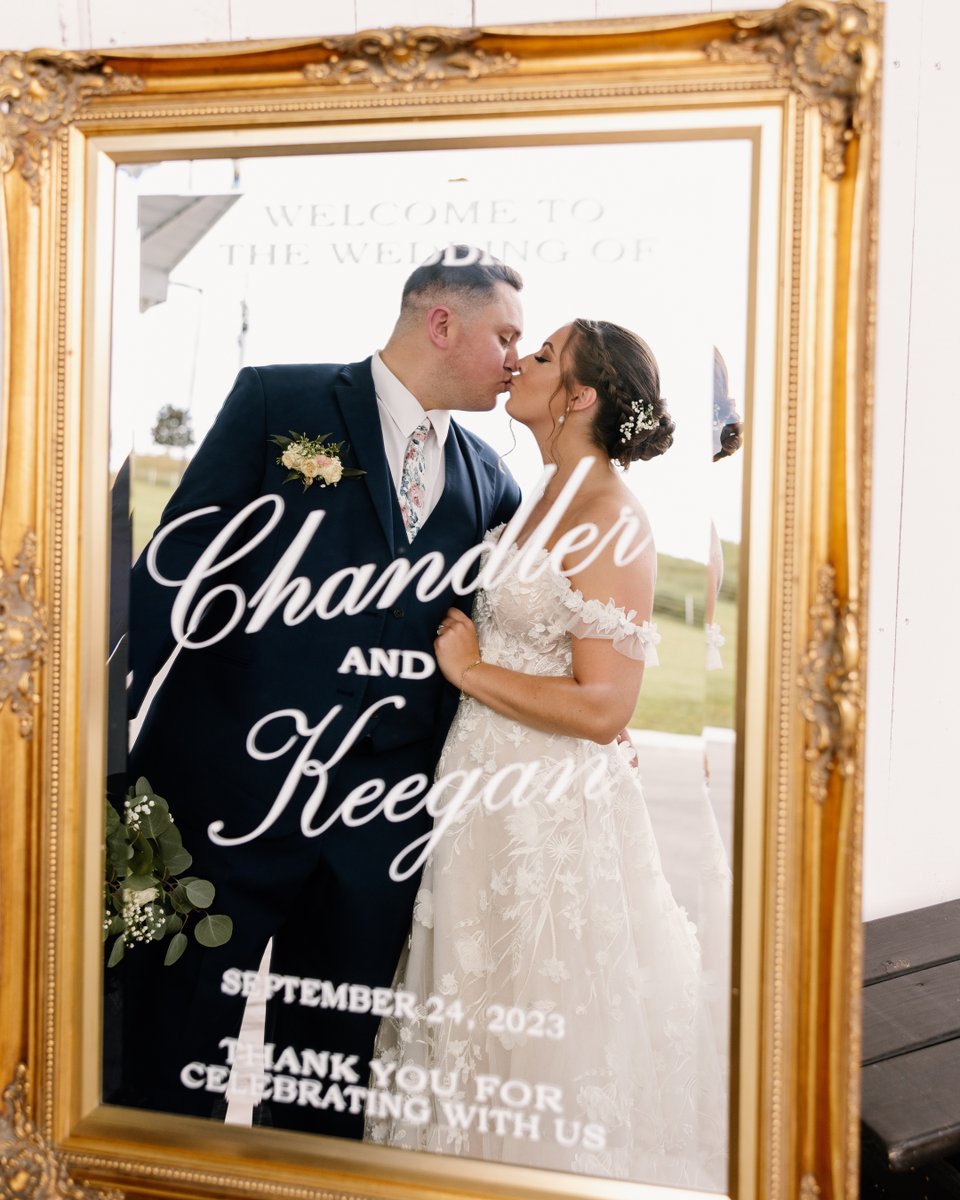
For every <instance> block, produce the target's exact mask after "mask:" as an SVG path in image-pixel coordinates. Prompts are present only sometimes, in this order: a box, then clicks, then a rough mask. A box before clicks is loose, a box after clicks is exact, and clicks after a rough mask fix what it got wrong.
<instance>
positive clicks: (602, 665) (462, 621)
mask: <svg viewBox="0 0 960 1200" xmlns="http://www.w3.org/2000/svg"><path fill="white" fill-rule="evenodd" d="M593 519H594V520H596V518H593ZM571 565H573V564H572V563H567V562H566V561H565V562H564V566H565V568H567V569H569V568H570V566H571ZM655 577H656V553H655V551H654V549H653V544H652V542H650V543H648V546H647V549H645V550H644V551H643V552H642V553H641V555H640V556H639V557H638V558H637V559H636V560H634V561H633V562H632V563H628V564H626V565H625V566H617V565H616V564H615V563H614V562H613V557H612V553H605V554H604V555H602V556H601V557H600V558H598V559H597V560H596V561H595V562H593V563H591V564H590V565H589V566H588V567H586V568H584V569H583V570H582V571H579V572H577V573H576V574H574V575H573V576H572V577H571V581H572V583H573V584H574V586H575V587H576V588H578V589H579V591H581V592H582V593H583V596H584V597H585V598H586V599H588V600H589V599H593V598H595V599H597V600H599V601H600V602H601V603H606V601H608V600H611V599H612V600H613V601H614V603H615V604H617V605H621V606H623V607H624V608H626V609H628V610H630V609H636V613H637V615H636V617H635V618H634V619H635V621H636V622H637V623H638V624H640V623H641V622H643V621H646V620H649V619H650V616H651V613H652V610H653V589H654V581H655ZM535 616H536V614H531V617H532V618H535ZM444 626H445V630H444V632H443V634H441V635H440V637H438V638H437V640H436V642H435V643H434V650H435V653H436V656H437V662H438V664H439V666H440V670H441V671H442V672H443V674H444V676H445V678H446V679H448V680H449V681H450V682H451V683H453V684H454V685H456V686H457V687H459V688H460V689H461V691H463V692H464V693H465V694H466V695H469V696H473V697H475V698H476V699H477V700H479V701H480V702H481V703H482V704H485V705H487V707H488V708H492V709H493V710H494V711H495V712H498V713H502V714H503V715H504V716H506V717H511V718H512V719H514V720H516V721H519V722H521V723H522V724H524V725H529V726H530V727H531V728H533V729H540V730H543V731H545V732H547V733H561V734H566V735H569V736H572V737H581V738H587V739H589V740H590V741H594V742H597V743H599V744H601V745H606V744H607V743H608V742H611V741H613V739H614V738H615V737H616V736H617V734H618V733H619V732H620V731H621V730H622V729H623V728H624V727H625V726H626V725H627V723H628V722H629V721H630V719H631V718H632V716H633V711H634V708H635V707H636V703H637V697H638V695H639V694H640V683H641V681H642V679H643V662H642V661H638V660H634V659H632V658H628V657H626V656H625V655H624V654H622V653H620V652H619V651H618V650H615V649H614V648H613V643H612V641H608V640H605V639H603V638H578V637H573V638H572V639H571V641H572V649H573V677H572V678H571V677H568V676H559V677H558V676H547V675H528V674H525V673H523V672H522V671H511V670H509V669H507V668H506V667H498V666H495V665H494V664H492V663H480V664H478V665H472V664H475V663H476V662H477V659H478V658H479V657H480V651H479V645H478V642H477V635H476V630H475V628H474V625H473V622H472V621H471V620H470V618H469V617H467V616H465V615H464V614H463V613H462V612H460V610H459V609H451V610H450V611H449V613H448V614H447V616H446V617H445V618H444Z"/></svg>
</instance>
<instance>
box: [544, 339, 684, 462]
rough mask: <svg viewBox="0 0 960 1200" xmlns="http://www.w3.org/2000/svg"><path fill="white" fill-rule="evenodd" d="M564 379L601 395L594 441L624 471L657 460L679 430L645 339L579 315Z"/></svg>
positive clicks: (570, 385)
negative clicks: (640, 463) (650, 460)
mask: <svg viewBox="0 0 960 1200" xmlns="http://www.w3.org/2000/svg"><path fill="white" fill-rule="evenodd" d="M563 360H564V361H563V366H562V379H563V385H564V387H565V388H566V390H567V392H568V393H569V392H573V391H575V390H576V388H577V386H580V387H592V388H593V389H594V390H595V391H596V393H597V415H596V418H595V419H594V422H593V441H594V444H595V445H596V446H597V448H598V449H599V450H602V451H603V452H604V454H606V455H607V456H608V458H610V459H612V460H613V461H614V462H618V463H619V464H620V465H621V466H622V467H627V466H629V464H630V463H632V462H636V461H637V459H644V460H645V459H648V458H656V457H657V455H658V454H663V453H664V451H665V450H669V449H670V447H671V445H672V444H673V431H674V429H675V428H676V426H675V425H674V423H673V421H672V420H671V418H670V414H669V413H668V412H667V408H666V404H665V403H664V401H663V398H662V396H661V395H660V370H659V368H658V367H657V360H656V359H655V358H654V357H653V352H652V351H651V349H650V347H649V346H648V345H647V343H646V342H645V341H644V340H643V338H640V337H637V335H636V334H635V333H631V332H630V330H629V329H624V328H623V327H622V326H621V325H614V324H612V323H611V322H610V321H588V320H585V319H583V318H582V317H578V318H577V320H575V321H574V322H573V323H572V328H571V331H570V337H569V339H568V340H567V344H566V345H565V346H564V349H563Z"/></svg>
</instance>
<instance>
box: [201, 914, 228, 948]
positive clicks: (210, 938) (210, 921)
mask: <svg viewBox="0 0 960 1200" xmlns="http://www.w3.org/2000/svg"><path fill="white" fill-rule="evenodd" d="M194 937H195V938H196V939H197V941H198V942H199V943H200V945H201V946H208V947H210V948H213V947H214V946H223V945H224V944H225V943H226V942H229V941H230V939H231V937H233V919H232V918H231V917H225V916H223V915H222V914H214V915H213V916H209V917H204V918H203V919H202V920H200V921H198V922H197V927H196V929H195V930H194Z"/></svg>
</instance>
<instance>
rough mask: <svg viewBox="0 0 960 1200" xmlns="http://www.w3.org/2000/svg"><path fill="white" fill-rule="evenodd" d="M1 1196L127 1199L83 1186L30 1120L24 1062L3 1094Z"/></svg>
mask: <svg viewBox="0 0 960 1200" xmlns="http://www.w3.org/2000/svg"><path fill="white" fill-rule="evenodd" d="M0 1195H3V1196H11V1197H16V1198H17V1200H123V1193H122V1192H117V1191H112V1190H111V1191H108V1192H102V1191H97V1190H96V1189H94V1188H87V1187H81V1186H79V1185H78V1184H76V1183H74V1182H73V1180H72V1179H71V1178H70V1174H69V1172H68V1171H67V1168H66V1166H65V1165H64V1164H63V1163H62V1162H60V1161H59V1159H58V1158H57V1156H56V1154H55V1153H54V1152H53V1150H51V1148H50V1147H49V1146H48V1145H47V1143H46V1141H45V1140H44V1138H42V1137H41V1136H40V1134H39V1132H38V1131H37V1127H36V1125H34V1123H33V1121H32V1120H31V1119H30V1108H29V1081H28V1074H27V1068H26V1066H25V1065H24V1064H23V1063H20V1065H19V1066H18V1067H17V1070H16V1074H15V1075H14V1078H13V1082H12V1083H10V1084H8V1085H7V1087H6V1088H4V1091H3V1108H2V1110H0Z"/></svg>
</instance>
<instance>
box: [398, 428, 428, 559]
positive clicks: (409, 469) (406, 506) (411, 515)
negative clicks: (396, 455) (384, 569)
mask: <svg viewBox="0 0 960 1200" xmlns="http://www.w3.org/2000/svg"><path fill="white" fill-rule="evenodd" d="M429 432H430V418H429V417H424V419H423V420H422V421H421V422H420V424H419V425H418V426H417V427H416V429H415V430H414V431H413V433H411V434H410V440H409V441H408V442H407V448H406V450H405V451H404V455H403V471H402V472H401V475H400V496H399V499H400V512H401V513H402V514H403V523H404V525H405V526H406V530H407V537H408V538H409V539H410V541H411V542H412V541H413V539H414V538H415V537H416V536H417V531H418V529H419V528H420V521H421V520H422V518H423V510H424V506H425V504H426V501H427V498H426V495H425V494H424V490H423V476H424V471H425V469H426V458H425V456H424V453H423V447H424V443H425V442H426V440H427V434H429Z"/></svg>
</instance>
